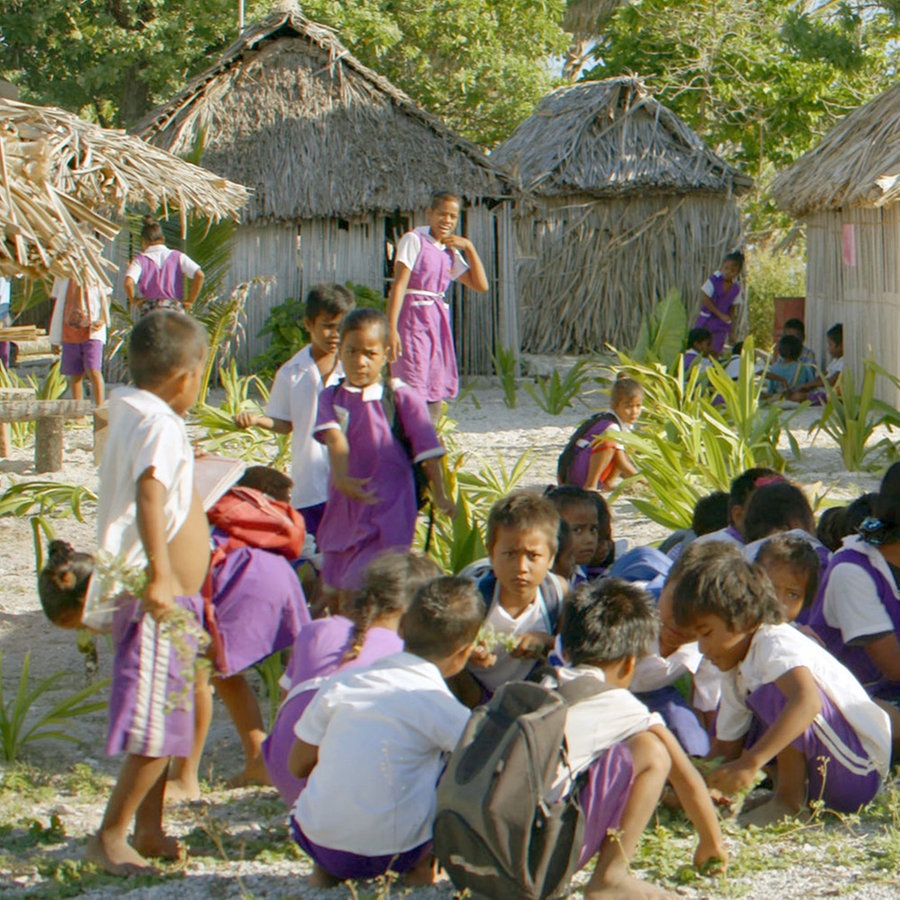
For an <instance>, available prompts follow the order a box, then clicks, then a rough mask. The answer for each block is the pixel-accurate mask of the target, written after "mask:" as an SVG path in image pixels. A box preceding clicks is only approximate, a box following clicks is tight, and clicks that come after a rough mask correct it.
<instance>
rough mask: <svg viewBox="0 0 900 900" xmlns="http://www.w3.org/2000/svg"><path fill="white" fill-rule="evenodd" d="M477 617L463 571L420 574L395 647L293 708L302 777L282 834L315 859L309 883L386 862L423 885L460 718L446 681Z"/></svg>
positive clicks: (374, 871) (294, 761) (295, 757)
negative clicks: (425, 577) (421, 581)
mask: <svg viewBox="0 0 900 900" xmlns="http://www.w3.org/2000/svg"><path fill="white" fill-rule="evenodd" d="M483 618H484V604H483V602H482V600H481V596H480V595H479V593H478V590H477V588H476V587H475V585H473V584H472V582H471V581H469V580H468V579H465V578H459V577H453V576H446V577H442V578H436V579H434V580H433V581H430V582H428V583H427V584H425V585H424V586H423V587H421V588H420V589H419V590H418V591H417V592H416V594H415V596H414V597H413V600H412V603H411V604H410V607H409V609H408V610H407V612H406V613H405V614H404V616H403V619H402V620H401V624H400V635H401V637H403V639H404V641H405V650H404V652H402V653H396V654H394V655H393V656H388V657H385V658H384V659H381V660H379V661H378V662H376V663H374V664H373V665H371V666H369V667H367V668H364V669H357V670H356V671H353V672H346V673H342V674H339V675H335V676H334V677H332V678H331V679H329V680H328V681H327V682H326V683H325V684H324V685H323V686H322V687H321V688H320V690H319V692H318V693H317V694H316V696H315V698H314V699H313V701H312V702H311V703H310V705H309V706H308V707H307V709H306V711H305V712H304V713H303V716H302V717H301V719H300V721H299V722H298V723H297V725H296V727H295V735H296V738H297V740H296V741H295V742H294V746H293V748H292V750H291V754H290V757H289V760H288V765H289V768H290V770H291V772H292V773H293V775H294V776H295V777H297V778H305V777H307V776H308V778H309V780H308V781H307V784H306V788H305V789H304V790H303V791H302V793H301V794H300V796H299V798H298V799H297V802H296V804H295V805H294V809H293V812H292V816H291V831H292V833H293V836H294V839H295V840H296V841H297V843H298V844H299V845H300V847H301V848H302V849H303V850H304V851H305V852H306V853H307V854H309V856H311V857H312V859H313V860H314V862H315V864H316V866H315V871H314V873H313V877H312V880H311V884H312V885H314V886H326V885H333V884H334V883H336V882H337V881H342V880H346V879H359V878H374V877H377V876H379V875H383V874H384V873H385V872H387V871H388V870H391V871H393V872H397V873H399V874H404V875H405V876H406V881H407V883H408V884H411V885H425V884H430V883H431V882H432V880H433V878H434V861H433V858H432V855H431V840H432V828H433V824H434V814H435V805H436V801H437V782H438V779H439V778H440V774H441V771H442V769H443V765H444V754H446V753H449V752H450V751H451V750H453V748H454V747H455V746H456V744H457V742H458V741H459V738H460V736H461V735H462V733H463V730H464V728H465V726H466V722H467V721H468V718H469V711H468V710H467V709H466V708H465V707H464V706H463V705H462V704H461V703H460V702H459V701H458V700H456V699H455V698H454V697H453V695H452V694H451V693H450V690H449V688H448V687H447V685H446V683H445V681H444V679H445V678H448V677H450V676H452V675H455V674H456V673H457V672H459V671H460V670H461V669H462V667H463V666H464V665H465V664H466V660H467V659H468V657H469V653H470V652H471V650H472V644H473V642H474V640H475V635H476V634H477V632H478V628H479V626H480V625H481V622H482V619H483Z"/></svg>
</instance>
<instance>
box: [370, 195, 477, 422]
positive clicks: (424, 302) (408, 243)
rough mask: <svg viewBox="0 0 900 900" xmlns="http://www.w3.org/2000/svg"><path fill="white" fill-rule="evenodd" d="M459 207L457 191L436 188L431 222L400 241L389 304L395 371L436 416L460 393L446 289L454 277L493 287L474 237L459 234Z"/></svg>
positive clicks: (472, 286) (469, 283)
mask: <svg viewBox="0 0 900 900" xmlns="http://www.w3.org/2000/svg"><path fill="white" fill-rule="evenodd" d="M459 207H460V199H459V197H457V196H456V195H455V194H451V193H448V192H446V191H444V192H441V193H436V194H432V196H431V204H430V206H429V207H428V209H427V210H426V215H427V216H428V225H427V226H426V227H423V228H417V229H416V230H415V231H408V232H407V233H406V234H404V235H403V237H402V238H401V239H400V243H399V244H398V245H397V255H396V257H395V260H394V284H393V286H392V287H391V293H390V296H389V298H388V306H387V314H388V321H389V323H390V332H389V334H390V346H389V352H390V361H391V374H392V375H393V376H394V377H396V378H402V379H403V381H405V382H406V384H408V385H409V386H410V387H411V388H414V389H415V390H416V391H418V392H419V393H420V394H421V395H422V396H423V397H424V398H425V400H426V401H427V403H428V409H429V412H430V414H431V417H432V419H433V421H435V422H437V420H438V417H439V416H440V414H441V407H442V406H443V402H444V400H445V399H446V398H449V397H455V396H456V392H457V390H458V388H459V373H458V372H457V368H456V349H455V347H454V345H453V329H452V327H451V325H450V307H449V305H448V304H447V301H446V300H445V299H444V294H445V292H446V290H447V287H448V286H449V284H450V282H451V281H454V280H458V281H460V282H461V283H462V284H464V285H465V286H466V287H467V288H470V289H471V290H473V291H478V292H484V291H486V290H487V289H488V282H487V276H486V275H485V272H484V266H483V265H482V264H481V259H479V257H478V253H477V252H476V250H475V248H474V247H473V246H472V242H471V241H470V240H468V239H467V238H464V237H461V236H460V235H458V234H453V230H454V229H455V228H456V223H457V222H458V221H459ZM463 254H465V258H464V257H463Z"/></svg>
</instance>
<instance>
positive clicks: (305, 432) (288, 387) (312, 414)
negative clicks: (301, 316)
mask: <svg viewBox="0 0 900 900" xmlns="http://www.w3.org/2000/svg"><path fill="white" fill-rule="evenodd" d="M343 374H344V372H343V369H342V368H341V365H340V363H338V365H337V368H336V369H335V370H334V371H333V372H332V373H331V374H330V375H329V376H328V381H327V382H325V381H323V380H322V373H321V372H319V367H318V366H317V365H316V362H315V360H314V359H313V358H312V351H311V349H310V347H309V346H306V347H304V348H303V349H302V350H300V351H299V352H298V353H295V354H294V356H292V357H291V358H290V359H289V360H288V361H287V362H286V363H285V364H284V365H283V366H282V367H281V368H280V369H279V370H278V372H276V374H275V381H274V383H273V384H272V393H271V394H270V395H269V403H268V405H267V406H266V415H268V416H271V417H272V418H274V419H284V420H286V421H288V422H290V423H291V425H292V429H293V430H292V431H291V478H293V480H294V487H293V488H292V490H291V506H293V507H295V508H297V509H305V508H306V507H307V506H315V505H316V504H318V503H324V502H325V501H326V500H327V499H328V449H327V448H326V447H325V445H324V444H321V443H319V441H317V440H314V439H313V436H312V434H313V429H314V428H315V425H316V413H317V411H318V409H319V394H321V393H322V390H323V388H326V387H328V386H329V385H332V384H336V383H337V382H338V380H339V379H340V378H341V377H342V376H343Z"/></svg>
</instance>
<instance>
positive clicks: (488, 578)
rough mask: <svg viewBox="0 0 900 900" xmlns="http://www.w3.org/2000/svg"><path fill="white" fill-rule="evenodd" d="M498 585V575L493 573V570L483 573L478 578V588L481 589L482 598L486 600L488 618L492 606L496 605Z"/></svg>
mask: <svg viewBox="0 0 900 900" xmlns="http://www.w3.org/2000/svg"><path fill="white" fill-rule="evenodd" d="M496 587H497V576H496V575H495V574H494V573H493V571H491V572H488V573H487V574H486V575H483V576H482V577H481V578H479V579H478V590H479V591H481V598H482V600H484V614H485V618H487V614H488V613H489V612H490V611H491V607H492V606H493V605H494V593H495V588H496Z"/></svg>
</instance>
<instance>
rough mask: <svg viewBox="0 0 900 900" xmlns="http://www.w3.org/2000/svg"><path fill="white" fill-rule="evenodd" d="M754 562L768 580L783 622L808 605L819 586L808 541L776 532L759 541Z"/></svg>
mask: <svg viewBox="0 0 900 900" xmlns="http://www.w3.org/2000/svg"><path fill="white" fill-rule="evenodd" d="M756 562H757V564H758V565H759V566H760V568H762V570H763V571H764V572H765V573H766V575H768V576H769V581H771V582H772V589H773V590H774V591H775V597H776V598H777V600H778V604H779V606H780V607H781V617H782V619H784V621H785V622H793V621H794V620H795V619H796V618H797V616H799V615H800V613H801V612H803V611H804V610H807V609H810V608H811V607H812V605H813V602H814V601H815V599H816V590H817V589H818V587H819V557H818V555H817V554H816V551H815V550H814V549H813V546H812V544H810V542H809V541H808V540H805V539H804V538H802V537H799V536H798V535H796V534H776V535H774V536H773V537H770V538H767V539H766V540H765V541H763V543H762V546H761V547H760V548H759V553H757V554H756Z"/></svg>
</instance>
